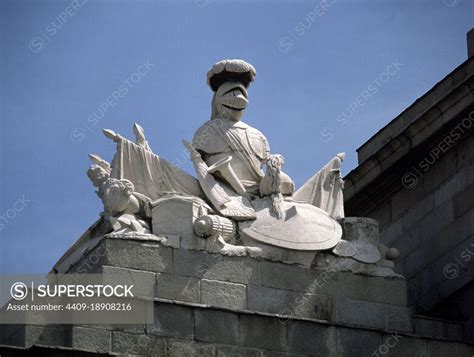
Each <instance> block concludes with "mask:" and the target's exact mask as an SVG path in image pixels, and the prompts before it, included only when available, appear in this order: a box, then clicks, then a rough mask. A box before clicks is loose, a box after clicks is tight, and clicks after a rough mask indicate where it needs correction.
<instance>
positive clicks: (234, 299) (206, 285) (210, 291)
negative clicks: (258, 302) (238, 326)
mask: <svg viewBox="0 0 474 357" xmlns="http://www.w3.org/2000/svg"><path fill="white" fill-rule="evenodd" d="M201 302H202V303H203V304H208V305H211V306H216V307H224V308H227V309H240V310H242V309H245V308H246V307H247V296H246V287H245V285H243V284H235V283H227V282H223V281H217V280H207V279H202V280H201Z"/></svg>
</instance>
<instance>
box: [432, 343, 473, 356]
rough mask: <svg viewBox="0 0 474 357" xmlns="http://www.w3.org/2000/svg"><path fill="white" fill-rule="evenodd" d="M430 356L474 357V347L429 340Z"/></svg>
mask: <svg viewBox="0 0 474 357" xmlns="http://www.w3.org/2000/svg"><path fill="white" fill-rule="evenodd" d="M427 342H428V356H430V357H446V356H467V357H472V356H473V355H474V345H468V344H462V343H457V342H448V341H434V340H428V341H427Z"/></svg>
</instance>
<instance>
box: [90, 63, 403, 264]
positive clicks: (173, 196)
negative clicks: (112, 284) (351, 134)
mask: <svg viewBox="0 0 474 357" xmlns="http://www.w3.org/2000/svg"><path fill="white" fill-rule="evenodd" d="M255 76H256V71H255V68H254V67H253V66H252V65H250V64H249V63H247V62H245V61H243V60H223V61H220V62H217V63H216V64H215V65H213V66H212V68H211V69H210V70H209V72H208V74H207V82H208V85H209V86H210V88H211V89H212V91H213V92H214V95H213V98H212V103H211V117H210V119H209V120H208V121H206V122H205V123H204V124H202V125H201V127H199V128H198V129H197V130H196V132H195V134H194V136H193V138H192V141H191V142H188V141H186V140H183V144H184V146H185V148H186V149H187V151H188V152H189V154H190V159H191V161H192V163H193V165H194V169H195V174H196V177H194V176H192V175H190V174H188V173H186V172H184V171H183V170H181V169H180V168H178V167H176V166H174V165H172V164H171V163H170V162H168V161H166V160H164V159H163V158H161V157H160V156H158V155H156V154H155V153H153V151H152V149H151V147H150V146H149V144H148V141H147V139H146V137H145V132H144V130H143V128H142V127H141V126H139V125H138V124H135V125H134V128H133V129H134V133H135V136H136V142H135V143H134V142H132V141H130V140H128V139H126V138H124V137H122V136H121V135H119V134H117V133H115V132H114V131H112V130H108V129H104V135H105V136H106V137H107V138H109V139H111V140H113V141H114V142H116V143H117V152H116V154H115V157H114V159H113V161H112V163H111V164H109V163H107V162H106V161H105V160H103V159H102V158H100V157H99V156H97V155H90V157H91V160H92V161H93V163H94V165H92V166H91V168H90V169H89V171H88V176H89V178H90V179H91V181H92V183H93V185H94V186H95V187H96V188H97V194H98V195H99V197H100V198H101V199H102V202H103V204H104V213H103V217H104V219H105V220H106V221H107V222H109V223H110V227H111V230H112V231H113V234H115V235H117V234H129V233H130V232H134V233H135V234H150V233H151V232H152V233H153V235H156V236H160V237H169V238H168V239H171V237H179V239H180V242H181V243H180V245H181V246H183V247H186V248H193V249H205V250H218V251H221V252H224V253H228V254H238V255H245V254H261V255H264V256H265V257H270V258H275V257H276V258H275V259H281V260H292V259H293V260H294V261H296V262H300V263H301V262H304V263H305V264H310V263H311V261H313V259H314V257H315V254H316V253H317V252H321V251H325V252H326V253H329V254H331V256H333V257H336V259H351V261H354V262H355V261H358V262H360V263H367V264H374V263H376V262H378V261H381V260H382V255H381V253H380V249H379V247H378V241H377V239H372V238H371V237H368V238H367V237H365V236H364V237H365V238H362V239H360V240H357V241H348V239H350V238H348V237H350V236H351V234H350V233H346V235H347V237H345V236H344V237H343V226H342V225H341V222H342V221H341V220H342V219H343V218H344V205H343V194H342V189H343V180H342V178H341V174H340V169H341V163H342V160H343V159H344V154H342V153H341V154H338V155H336V157H334V158H333V159H332V160H330V161H329V162H328V164H327V165H325V166H324V167H323V168H322V169H321V170H320V171H319V172H317V173H316V174H315V175H314V176H313V177H311V178H310V179H309V180H308V181H307V182H306V183H305V184H304V185H303V186H302V187H301V188H299V189H298V190H296V191H295V185H294V183H293V181H292V180H291V178H290V177H289V176H288V175H287V174H286V173H284V172H283V171H282V168H283V165H284V157H283V156H282V155H280V154H271V151H270V145H269V143H268V140H267V138H266V137H265V135H264V134H263V133H262V132H260V131H259V130H257V129H255V128H253V127H251V126H250V125H248V124H246V123H244V122H243V121H242V118H243V116H244V113H245V109H246V107H247V105H248V103H249V95H248V87H249V86H250V84H251V82H253V81H254V79H255ZM264 167H265V168H266V169H265V171H264V170H263V168H264ZM150 218H151V221H150ZM148 222H150V223H151V226H152V229H151V231H150V229H149V224H148ZM386 250H387V249H385V251H386ZM385 251H384V252H385ZM394 255H395V254H389V256H394ZM290 256H291V257H292V258H291V259H290V258H289V257H290ZM323 261H324V260H321V259H320V260H319V264H323V263H322V262H323ZM313 263H314V262H313Z"/></svg>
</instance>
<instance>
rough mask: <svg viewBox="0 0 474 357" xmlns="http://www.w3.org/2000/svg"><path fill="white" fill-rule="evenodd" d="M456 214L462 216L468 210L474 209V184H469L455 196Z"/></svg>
mask: <svg viewBox="0 0 474 357" xmlns="http://www.w3.org/2000/svg"><path fill="white" fill-rule="evenodd" d="M453 204H454V215H455V216H456V217H460V216H462V215H463V214H464V213H466V212H467V211H468V210H472V209H474V185H470V186H468V187H467V188H466V189H464V190H463V191H461V192H459V193H457V194H456V195H455V196H454V197H453Z"/></svg>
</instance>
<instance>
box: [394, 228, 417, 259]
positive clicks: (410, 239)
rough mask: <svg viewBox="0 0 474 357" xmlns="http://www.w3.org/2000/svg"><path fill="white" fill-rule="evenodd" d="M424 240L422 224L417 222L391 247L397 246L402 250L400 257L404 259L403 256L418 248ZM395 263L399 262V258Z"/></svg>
mask: <svg viewBox="0 0 474 357" xmlns="http://www.w3.org/2000/svg"><path fill="white" fill-rule="evenodd" d="M422 240H423V238H422V233H421V226H420V225H419V224H415V225H413V226H411V228H407V230H406V231H405V232H404V233H403V235H401V236H400V237H399V239H398V240H397V241H396V242H394V243H393V244H392V245H391V247H394V248H397V249H398V250H399V251H400V257H402V259H403V257H406V256H408V255H409V254H410V253H411V252H413V251H415V250H416V249H418V248H419V247H420V245H421V244H422ZM395 263H396V264H398V263H399V260H396V261H395Z"/></svg>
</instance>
